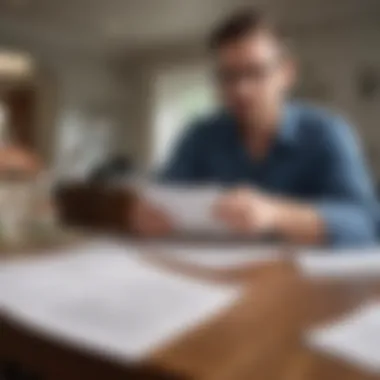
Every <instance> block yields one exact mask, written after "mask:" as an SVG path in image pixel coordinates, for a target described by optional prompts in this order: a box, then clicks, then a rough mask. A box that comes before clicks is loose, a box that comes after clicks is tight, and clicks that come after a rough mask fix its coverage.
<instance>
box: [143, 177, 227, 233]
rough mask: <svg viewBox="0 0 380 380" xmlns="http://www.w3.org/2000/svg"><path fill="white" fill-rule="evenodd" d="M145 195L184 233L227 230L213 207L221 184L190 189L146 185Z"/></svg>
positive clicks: (220, 191)
mask: <svg viewBox="0 0 380 380" xmlns="http://www.w3.org/2000/svg"><path fill="white" fill-rule="evenodd" d="M140 192H141V194H142V196H143V197H144V198H145V199H146V200H147V201H148V202H149V203H150V204H152V205H154V206H155V207H157V208H159V209H161V210H162V211H163V212H165V213H166V214H167V216H168V217H169V218H170V219H171V220H172V222H173V224H174V225H175V227H176V228H177V229H178V230H179V231H181V232H186V233H188V232H190V233H202V234H205V233H223V232H224V233H226V232H227V231H228V230H227V228H226V226H225V225H223V224H222V223H220V222H218V221H217V220H215V218H214V217H213V208H214V206H215V204H216V202H217V200H218V197H219V196H220V194H221V193H222V190H221V189H220V188H217V187H205V188H188V187H180V186H177V187H165V186H159V185H155V186H145V187H143V188H141V189H140Z"/></svg>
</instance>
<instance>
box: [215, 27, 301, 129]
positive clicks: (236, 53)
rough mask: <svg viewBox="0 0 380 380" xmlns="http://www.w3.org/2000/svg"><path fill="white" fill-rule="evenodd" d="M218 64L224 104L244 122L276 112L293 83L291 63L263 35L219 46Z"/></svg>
mask: <svg viewBox="0 0 380 380" xmlns="http://www.w3.org/2000/svg"><path fill="white" fill-rule="evenodd" d="M217 65H218V80H219V85H220V89H221V94H222V97H223V101H224V103H225V104H226V106H227V107H228V108H229V109H230V110H231V111H232V112H233V113H234V114H235V115H236V116H237V117H238V118H239V119H240V120H241V121H243V122H246V123H250V122H254V121H258V120H260V119H262V118H263V117H265V115H268V113H270V112H273V111H274V110H276V109H277V108H278V106H279V105H280V104H281V103H282V101H283V100H284V97H285V95H286V93H287V91H288V90H289V88H290V87H291V85H292V83H293V77H294V75H293V70H292V65H291V62H290V61H289V59H287V58H285V56H284V55H283V53H282V49H281V47H280V44H279V42H278V41H277V40H276V39H275V38H274V37H272V36H271V35H270V34H268V33H265V32H261V33H255V34H252V35H249V36H247V37H244V38H242V39H239V40H237V41H233V42H230V43H228V44H226V45H224V46H221V47H220V48H219V50H218V51H217Z"/></svg>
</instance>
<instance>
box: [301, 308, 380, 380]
mask: <svg viewBox="0 0 380 380" xmlns="http://www.w3.org/2000/svg"><path fill="white" fill-rule="evenodd" d="M307 341H308V342H309V344H310V345H311V346H312V347H314V348H317V349H318V350H321V351H323V352H325V353H327V354H329V355H332V356H336V357H337V358H341V359H344V360H346V361H349V362H350V363H354V364H356V365H358V366H360V367H361V368H363V369H364V370H367V371H371V372H376V373H380V302H376V303H371V304H367V305H365V306H363V307H362V308H360V309H359V310H357V311H356V312H354V313H353V314H351V315H349V316H347V317H345V318H343V319H341V320H340V321H338V322H336V323H333V324H331V325H329V326H326V327H323V328H320V329H317V330H314V331H312V332H311V333H310V334H309V335H308V337H307Z"/></svg>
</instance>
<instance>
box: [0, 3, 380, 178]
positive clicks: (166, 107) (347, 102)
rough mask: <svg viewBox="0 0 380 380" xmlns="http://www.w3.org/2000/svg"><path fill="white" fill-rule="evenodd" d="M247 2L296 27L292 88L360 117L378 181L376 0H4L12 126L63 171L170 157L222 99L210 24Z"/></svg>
mask: <svg viewBox="0 0 380 380" xmlns="http://www.w3.org/2000/svg"><path fill="white" fill-rule="evenodd" d="M252 3H257V4H259V5H264V6H265V8H266V9H268V10H269V11H270V12H273V14H274V16H275V17H277V19H278V20H279V21H280V24H282V26H283V27H284V29H285V30H286V31H287V33H288V34H289V36H290V37H291V40H292V44H293V46H294V50H295V52H296V53H297V55H298V59H299V67H300V72H301V81H300V83H299V87H298V88H297V91H296V92H297V95H298V96H300V97H302V98H306V99H312V100H314V101H317V102H319V103H321V104H326V105H328V106H331V107H334V108H337V109H339V110H340V111H341V112H343V114H345V115H346V116H348V117H349V118H350V119H351V120H352V121H353V123H354V124H355V125H356V126H357V127H358V131H359V134H360V135H361V137H362V139H363V142H364V145H365V151H366V153H367V156H368V158H369V161H370V164H371V167H372V170H373V176H374V178H375V180H376V181H378V180H379V179H380V149H378V147H380V130H379V127H378V124H379V120H380V107H379V105H380V50H379V42H380V22H379V21H380V2H379V1H378V0H334V1H330V0H258V1H256V2H252V1H246V0H245V1H243V0H191V1H189V0H65V1H58V0H0V113H2V114H3V115H6V124H7V127H6V128H7V129H8V130H9V132H8V135H10V136H11V139H13V140H15V141H16V142H18V143H20V144H22V145H23V146H24V147H26V148H27V149H28V150H31V151H33V152H34V153H35V154H36V155H38V156H39V157H40V159H41V160H42V162H43V164H44V166H48V167H51V168H52V169H53V172H54V175H55V177H57V178H83V177H85V176H87V175H88V174H89V173H92V172H93V171H94V170H95V169H96V168H97V167H98V166H99V165H101V164H102V163H104V162H106V161H107V160H109V159H110V157H118V158H119V159H121V161H122V160H123V159H125V160H127V161H128V165H131V166H133V167H138V168H151V167H153V166H155V165H157V164H159V163H162V162H164V161H165V159H166V153H167V151H169V150H170V144H172V142H173V140H175V138H176V136H177V135H178V133H180V132H181V131H182V130H183V128H185V126H186V124H187V120H188V119H189V118H191V117H193V116H195V115H196V114H197V113H202V112H207V111H208V110H209V109H212V108H213V107H214V106H215V103H216V99H215V96H214V93H213V91H212V76H211V75H210V73H209V63H208V57H207V51H206V49H205V40H206V37H207V35H208V33H209V32H210V30H211V29H212V27H213V25H214V23H215V22H217V21H219V20H220V19H222V18H223V17H224V16H225V15H226V14H228V12H230V11H231V10H233V9H235V8H239V7H242V6H244V5H246V4H252Z"/></svg>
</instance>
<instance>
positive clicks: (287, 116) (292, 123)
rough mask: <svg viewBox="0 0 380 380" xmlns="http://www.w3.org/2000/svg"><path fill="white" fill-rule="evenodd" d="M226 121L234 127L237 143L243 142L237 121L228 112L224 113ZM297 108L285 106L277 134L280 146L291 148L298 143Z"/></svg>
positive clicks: (291, 105) (277, 141)
mask: <svg viewBox="0 0 380 380" xmlns="http://www.w3.org/2000/svg"><path fill="white" fill-rule="evenodd" d="M223 112H224V117H225V120H227V121H228V123H227V124H228V125H229V126H231V127H232V129H231V130H230V131H231V132H232V133H233V135H232V137H233V138H234V139H236V140H237V141H241V140H240V139H241V136H240V134H239V132H238V128H237V123H236V119H235V118H234V117H233V116H232V115H231V114H230V113H229V112H228V111H225V110H224V111H223ZM297 115H298V113H297V107H296V106H295V105H294V104H292V103H287V104H285V105H284V107H283V109H282V111H281V121H280V125H279V128H278V132H277V137H276V143H277V144H279V145H280V146H284V147H291V146H292V145H293V144H294V143H295V141H296V130H297V124H298V123H297V118H298V116H297Z"/></svg>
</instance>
